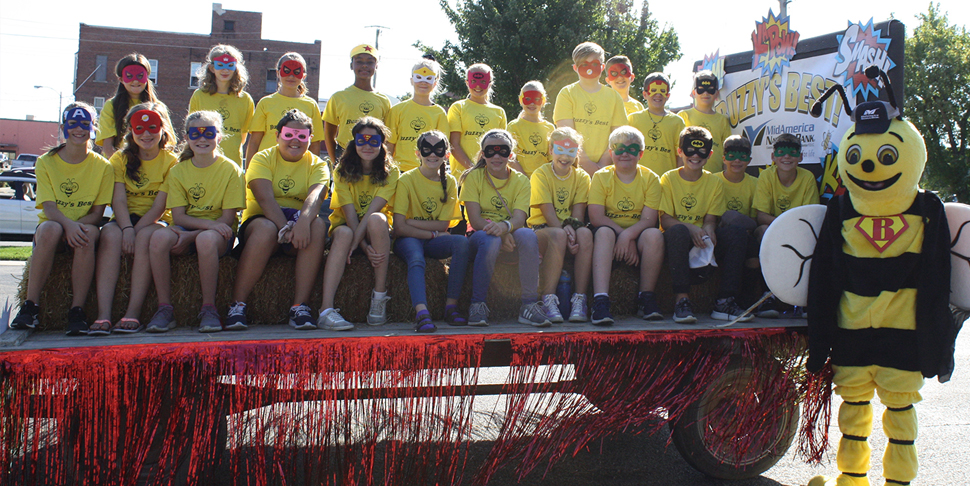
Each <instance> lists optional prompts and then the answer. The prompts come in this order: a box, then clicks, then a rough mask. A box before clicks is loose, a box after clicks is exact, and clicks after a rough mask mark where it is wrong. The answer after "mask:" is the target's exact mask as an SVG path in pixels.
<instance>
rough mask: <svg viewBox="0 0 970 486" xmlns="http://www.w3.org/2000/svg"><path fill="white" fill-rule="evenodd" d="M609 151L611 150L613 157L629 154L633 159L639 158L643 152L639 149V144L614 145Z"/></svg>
mask: <svg viewBox="0 0 970 486" xmlns="http://www.w3.org/2000/svg"><path fill="white" fill-rule="evenodd" d="M610 149H611V150H613V155H623V154H630V155H632V156H634V157H639V156H640V152H641V151H642V150H643V149H641V148H640V144H636V143H631V144H629V145H624V144H622V143H614V144H613V146H612V147H610Z"/></svg>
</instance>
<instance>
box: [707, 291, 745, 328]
mask: <svg viewBox="0 0 970 486" xmlns="http://www.w3.org/2000/svg"><path fill="white" fill-rule="evenodd" d="M741 315H744V317H740V316H741ZM711 319H717V320H719V321H733V320H735V319H737V320H738V322H748V321H750V320H751V319H754V316H753V315H751V314H745V313H744V309H742V308H741V307H739V306H738V303H737V302H735V301H734V297H728V298H726V299H723V300H722V299H717V301H715V302H714V310H713V311H712V312H711Z"/></svg>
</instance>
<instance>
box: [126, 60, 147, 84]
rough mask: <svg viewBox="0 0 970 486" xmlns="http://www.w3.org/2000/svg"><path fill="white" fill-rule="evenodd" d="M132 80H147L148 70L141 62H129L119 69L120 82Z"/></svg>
mask: <svg viewBox="0 0 970 486" xmlns="http://www.w3.org/2000/svg"><path fill="white" fill-rule="evenodd" d="M132 81H138V82H139V83H147V82H148V70H147V69H145V66H142V65H141V64H131V65H128V66H125V68H124V69H122V70H121V82H122V83H125V84H128V83H130V82H132Z"/></svg>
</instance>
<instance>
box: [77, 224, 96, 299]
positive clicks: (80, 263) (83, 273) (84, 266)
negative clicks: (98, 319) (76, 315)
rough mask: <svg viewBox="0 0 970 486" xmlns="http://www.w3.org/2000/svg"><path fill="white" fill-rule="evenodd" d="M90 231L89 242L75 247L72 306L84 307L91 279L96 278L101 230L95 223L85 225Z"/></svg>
mask: <svg viewBox="0 0 970 486" xmlns="http://www.w3.org/2000/svg"><path fill="white" fill-rule="evenodd" d="M84 227H85V228H87V230H88V232H87V235H88V244H87V245H85V246H82V247H80V248H75V249H74V264H73V265H71V288H72V289H73V290H74V296H73V297H72V298H71V307H83V306H84V301H86V300H88V290H91V279H93V278H94V266H95V263H96V258H95V257H96V256H97V254H98V237H99V236H100V235H101V232H100V231H99V230H98V227H97V226H95V225H93V224H86V225H84Z"/></svg>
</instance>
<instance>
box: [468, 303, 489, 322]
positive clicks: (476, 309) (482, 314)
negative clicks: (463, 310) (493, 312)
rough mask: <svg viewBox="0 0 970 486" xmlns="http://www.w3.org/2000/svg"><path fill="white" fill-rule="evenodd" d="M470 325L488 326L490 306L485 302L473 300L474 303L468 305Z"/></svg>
mask: <svg viewBox="0 0 970 486" xmlns="http://www.w3.org/2000/svg"><path fill="white" fill-rule="evenodd" d="M468 325H469V326H478V327H486V326H488V306H487V305H485V303H484V302H472V305H470V306H468Z"/></svg>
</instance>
